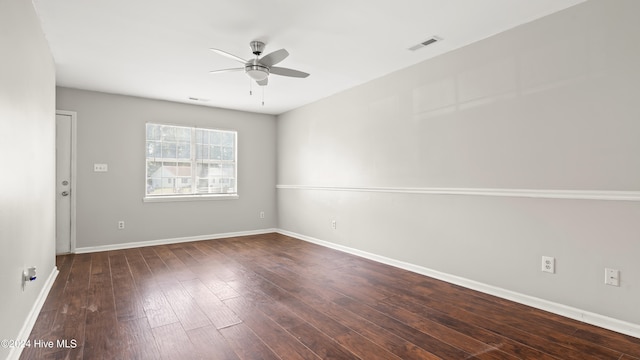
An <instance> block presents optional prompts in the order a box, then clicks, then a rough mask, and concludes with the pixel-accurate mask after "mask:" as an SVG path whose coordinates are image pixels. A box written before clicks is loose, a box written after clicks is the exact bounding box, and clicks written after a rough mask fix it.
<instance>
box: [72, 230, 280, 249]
mask: <svg viewBox="0 0 640 360" xmlns="http://www.w3.org/2000/svg"><path fill="white" fill-rule="evenodd" d="M273 232H277V229H260V230H250V231H238V232H229V233H220V234H212V235H198V236H187V237H179V238H171V239H159V240H148V241H137V242H130V243H121V244H109V245H98V246H87V247H79V248H76V249H75V251H74V252H75V253H76V254H85V253H92V252H100V251H111V250H122V249H132V248H139V247H145V246H156V245H169V244H178V243H184V242H191V241H202V240H213V239H222V238H229V237H236V236H249V235H261V234H268V233H273Z"/></svg>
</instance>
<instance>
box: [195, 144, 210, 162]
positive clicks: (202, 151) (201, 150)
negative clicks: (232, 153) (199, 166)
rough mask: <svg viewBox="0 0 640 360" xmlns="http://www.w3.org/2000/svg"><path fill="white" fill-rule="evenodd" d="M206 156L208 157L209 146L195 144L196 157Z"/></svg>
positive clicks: (202, 157) (205, 157) (203, 157)
mask: <svg viewBox="0 0 640 360" xmlns="http://www.w3.org/2000/svg"><path fill="white" fill-rule="evenodd" d="M208 158H209V146H208V145H196V159H208Z"/></svg>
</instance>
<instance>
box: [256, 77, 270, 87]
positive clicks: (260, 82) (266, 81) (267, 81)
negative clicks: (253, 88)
mask: <svg viewBox="0 0 640 360" xmlns="http://www.w3.org/2000/svg"><path fill="white" fill-rule="evenodd" d="M256 82H257V83H258V85H260V86H265V85H267V84H268V83H269V78H264V80H260V81H256Z"/></svg>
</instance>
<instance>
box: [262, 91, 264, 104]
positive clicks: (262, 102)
mask: <svg viewBox="0 0 640 360" xmlns="http://www.w3.org/2000/svg"><path fill="white" fill-rule="evenodd" d="M262 106H264V86H263V87H262Z"/></svg>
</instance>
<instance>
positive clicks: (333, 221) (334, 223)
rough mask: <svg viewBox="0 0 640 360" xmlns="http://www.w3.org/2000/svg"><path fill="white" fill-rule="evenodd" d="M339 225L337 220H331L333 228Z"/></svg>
mask: <svg viewBox="0 0 640 360" xmlns="http://www.w3.org/2000/svg"><path fill="white" fill-rule="evenodd" d="M337 227H338V226H337V224H336V221H335V220H331V228H332V229H333V230H335V229H337Z"/></svg>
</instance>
